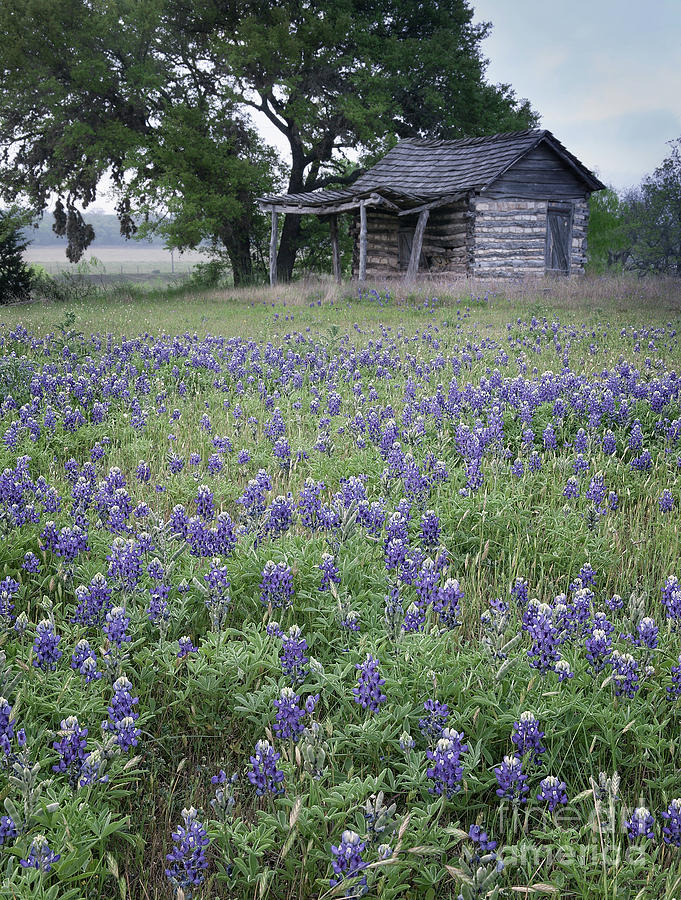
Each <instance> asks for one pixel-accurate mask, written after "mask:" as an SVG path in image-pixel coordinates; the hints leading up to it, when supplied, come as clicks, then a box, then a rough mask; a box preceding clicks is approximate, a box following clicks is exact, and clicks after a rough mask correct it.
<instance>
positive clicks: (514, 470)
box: [511, 457, 525, 478]
mask: <svg viewBox="0 0 681 900" xmlns="http://www.w3.org/2000/svg"><path fill="white" fill-rule="evenodd" d="M511 474H512V475H514V476H515V477H516V478H522V477H523V475H524V474H525V465H524V463H523V461H522V459H520V457H517V459H515V460H514V462H513V465H512V466H511Z"/></svg>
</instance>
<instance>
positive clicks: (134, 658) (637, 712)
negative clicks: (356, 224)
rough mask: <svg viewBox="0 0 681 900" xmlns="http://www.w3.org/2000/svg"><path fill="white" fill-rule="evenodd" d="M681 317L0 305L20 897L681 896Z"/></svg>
mask: <svg viewBox="0 0 681 900" xmlns="http://www.w3.org/2000/svg"><path fill="white" fill-rule="evenodd" d="M580 291H581V293H580ZM680 326H681V298H680V297H679V295H678V291H677V289H676V287H675V286H673V285H672V284H671V282H670V283H666V284H665V285H658V286H657V287H655V286H653V287H651V286H650V284H647V283H642V282H641V283H638V282H626V284H625V283H624V282H622V283H618V282H609V283H608V284H606V283H605V282H594V283H593V284H591V285H588V286H586V283H585V285H583V286H582V287H581V288H580V285H579V284H577V285H576V286H575V285H574V284H573V285H570V286H564V285H563V284H562V283H556V284H544V285H541V286H534V287H533V288H532V289H531V290H523V289H519V288H516V289H513V290H510V289H507V288H504V287H499V288H497V289H493V290H483V289H482V288H481V289H479V290H478V289H477V288H471V287H470V286H466V287H464V286H461V287H460V289H458V288H457V289H456V290H454V289H452V287H451V286H449V287H447V286H444V285H437V284H433V285H426V286H422V287H421V288H419V290H409V289H406V288H405V287H404V286H399V285H394V286H385V285H379V286H376V288H375V289H371V290H369V289H367V290H365V291H364V292H363V294H362V295H361V296H360V295H358V292H357V290H356V288H353V287H351V286H348V285H346V286H343V287H341V288H340V289H337V288H335V287H332V286H329V285H307V286H304V287H295V286H291V287H281V288H275V289H269V288H268V289H261V290H255V289H253V290H250V291H241V292H235V291H233V292H214V293H212V294H210V293H205V292H204V293H203V294H194V295H191V294H187V295H184V296H180V295H176V296H172V295H170V296H169V295H165V296H161V295H158V296H148V297H145V298H139V297H135V296H134V295H133V294H130V295H129V296H127V297H126V296H123V295H119V296H117V297H116V299H115V300H111V299H108V300H107V299H106V298H100V299H98V300H95V301H93V302H91V303H89V304H88V305H87V306H85V305H78V304H71V305H41V304H31V305H24V306H16V307H5V308H2V309H0V353H1V355H0V435H1V437H2V440H1V441H0V473H1V474H0V533H1V534H2V540H1V541H0V622H1V625H2V630H1V636H0V695H2V699H0V792H1V798H2V802H3V804H4V809H3V814H2V816H0V895H2V896H3V897H5V896H6V897H12V898H29V897H30V898H33V897H37V898H45V900H48V898H49V900H57V898H67V900H76V898H111V900H113V898H120V900H126V898H145V900H146V898H148V900H151V898H153V900H160V898H167V897H178V898H183V897H184V898H187V900H189V898H192V897H194V898H201V897H203V898H208V897H211V898H213V897H216V898H217V897H219V898H254V900H259V898H281V900H284V898H286V900H289V898H290V900H292V898H299V900H303V898H340V897H360V896H368V897H380V898H386V900H397V898H425V900H431V898H432V900H434V898H459V897H463V898H464V900H469V898H483V897H490V898H493V897H502V896H505V897H540V896H547V897H565V898H595V897H603V898H620V897H622V898H632V900H633V898H666V900H672V898H674V897H678V896H679V892H680V891H681V768H680V759H679V742H678V735H679V724H680V722H681V585H680V584H679V582H678V581H677V577H681V564H680V563H679V555H680V552H679V551H680V541H679V508H680V504H681V488H680V482H681V479H680V473H681V396H680V392H681V378H680V376H679V372H680V370H681V346H680V344H679V328H680Z"/></svg>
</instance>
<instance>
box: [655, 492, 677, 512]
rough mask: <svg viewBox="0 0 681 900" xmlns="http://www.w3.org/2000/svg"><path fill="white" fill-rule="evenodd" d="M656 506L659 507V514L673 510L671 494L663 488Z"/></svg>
mask: <svg viewBox="0 0 681 900" xmlns="http://www.w3.org/2000/svg"><path fill="white" fill-rule="evenodd" d="M657 505H658V506H659V507H660V512H671V511H672V509H673V508H674V497H673V496H672V492H671V491H670V490H667V488H665V489H664V490H663V491H662V493H661V494H660V496H659V497H658V498H657Z"/></svg>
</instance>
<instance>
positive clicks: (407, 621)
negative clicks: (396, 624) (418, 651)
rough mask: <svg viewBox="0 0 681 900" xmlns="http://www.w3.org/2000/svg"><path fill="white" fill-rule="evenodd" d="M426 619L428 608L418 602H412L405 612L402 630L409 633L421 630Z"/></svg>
mask: <svg viewBox="0 0 681 900" xmlns="http://www.w3.org/2000/svg"><path fill="white" fill-rule="evenodd" d="M425 621H426V610H425V608H424V607H423V606H420V605H419V604H418V603H411V604H410V605H409V606H408V607H407V611H406V613H405V614H404V622H403V623H402V630H403V631H404V632H406V633H407V634H411V633H413V632H416V631H421V630H422V629H423V626H424V624H425Z"/></svg>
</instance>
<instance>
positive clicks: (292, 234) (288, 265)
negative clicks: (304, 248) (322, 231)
mask: <svg viewBox="0 0 681 900" xmlns="http://www.w3.org/2000/svg"><path fill="white" fill-rule="evenodd" d="M299 243H300V216H293V215H291V214H290V213H287V214H286V216H285V217H284V227H283V228H282V229H281V239H280V241H279V252H278V253H277V279H278V280H279V281H290V280H291V278H292V276H293V264H294V263H295V261H296V253H297V252H298V245H299Z"/></svg>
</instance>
